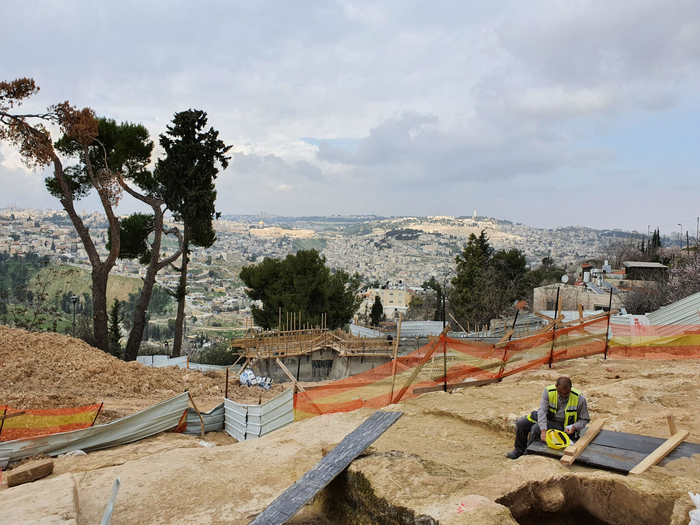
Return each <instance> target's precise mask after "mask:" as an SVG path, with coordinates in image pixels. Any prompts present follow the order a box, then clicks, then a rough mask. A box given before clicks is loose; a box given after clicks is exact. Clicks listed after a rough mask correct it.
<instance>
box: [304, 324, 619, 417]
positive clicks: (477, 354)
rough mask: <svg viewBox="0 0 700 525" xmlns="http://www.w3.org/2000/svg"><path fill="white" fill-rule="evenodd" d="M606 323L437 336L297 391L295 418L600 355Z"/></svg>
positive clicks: (392, 400) (373, 404) (381, 403)
mask: <svg viewBox="0 0 700 525" xmlns="http://www.w3.org/2000/svg"><path fill="white" fill-rule="evenodd" d="M607 326H608V320H607V317H602V318H599V319H595V320H592V321H587V322H584V323H581V324H575V325H573V326H568V327H565V328H562V329H557V330H553V331H548V332H544V333H542V334H535V335H531V336H528V337H525V338H522V339H519V340H517V341H510V342H506V343H502V344H495V345H494V344H490V343H482V342H477V341H464V340H459V339H452V338H449V337H445V336H440V338H439V340H435V341H432V342H430V343H428V344H427V345H425V346H423V347H421V348H419V349H418V350H416V351H414V352H412V353H410V354H407V355H405V356H402V357H399V358H397V359H396V360H392V361H390V362H388V363H386V364H383V365H381V366H378V367H376V368H374V369H372V370H368V371H366V372H362V373H360V374H357V375H354V376H352V377H349V378H347V379H343V380H341V381H336V382H334V383H332V384H328V385H323V386H320V387H317V388H314V389H313V390H308V391H306V392H299V393H297V394H296V395H295V396H294V408H295V414H296V419H297V420H299V419H304V418H306V417H311V416H314V415H319V414H328V413H332V412H348V411H350V410H356V409H358V408H362V407H369V408H381V407H384V406H387V405H389V404H391V403H397V402H399V401H403V400H406V399H410V398H412V397H416V396H418V395H420V394H419V393H414V389H418V388H422V387H435V386H437V385H444V384H452V383H459V382H462V381H466V380H476V381H478V380H484V379H493V380H497V379H499V378H502V377H507V376H510V375H513V374H517V373H518V372H521V371H523V370H527V369H530V368H534V367H537V366H540V365H543V364H547V363H549V362H552V363H556V362H559V361H565V360H568V359H576V358H579V357H584V356H588V355H594V354H602V353H604V352H605V348H606V344H605V343H606V333H607Z"/></svg>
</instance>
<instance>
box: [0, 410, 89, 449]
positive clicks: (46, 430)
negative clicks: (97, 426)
mask: <svg viewBox="0 0 700 525" xmlns="http://www.w3.org/2000/svg"><path fill="white" fill-rule="evenodd" d="M101 408H102V405H101V404H99V403H97V404H95V405H88V406H83V407H73V408H52V409H47V410H16V409H14V408H5V409H4V410H3V408H2V407H0V415H8V416H11V415H13V414H18V413H20V412H22V413H23V414H22V415H20V416H15V417H11V418H8V419H5V421H0V441H15V440H17V439H29V438H32V437H37V436H44V435H46V434H56V433H59V432H70V431H72V430H79V429H81V428H88V427H90V426H92V425H93V423H94V422H95V420H96V419H97V416H98V415H99V413H100V409H101Z"/></svg>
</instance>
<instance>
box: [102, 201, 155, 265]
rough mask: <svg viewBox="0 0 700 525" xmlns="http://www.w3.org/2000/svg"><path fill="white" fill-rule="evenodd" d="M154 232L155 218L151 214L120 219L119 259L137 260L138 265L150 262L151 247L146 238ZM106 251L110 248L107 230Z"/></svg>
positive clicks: (140, 214) (137, 214)
mask: <svg viewBox="0 0 700 525" xmlns="http://www.w3.org/2000/svg"><path fill="white" fill-rule="evenodd" d="M154 231H155V218H154V216H153V215H151V214H145V213H134V214H132V215H129V216H128V217H126V218H124V219H122V221H121V224H120V226H119V239H120V243H119V258H120V259H138V261H139V263H140V264H144V265H146V264H148V263H149V262H151V246H150V244H148V236H149V235H151V234H152V233H153V232H154ZM105 247H106V248H107V250H111V248H112V230H111V229H107V244H106V246H105Z"/></svg>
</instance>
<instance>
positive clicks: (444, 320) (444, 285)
mask: <svg viewBox="0 0 700 525" xmlns="http://www.w3.org/2000/svg"><path fill="white" fill-rule="evenodd" d="M446 297H447V277H444V278H443V279H442V329H443V330H444V329H445V324H446V323H447V306H446V302H445V298H446Z"/></svg>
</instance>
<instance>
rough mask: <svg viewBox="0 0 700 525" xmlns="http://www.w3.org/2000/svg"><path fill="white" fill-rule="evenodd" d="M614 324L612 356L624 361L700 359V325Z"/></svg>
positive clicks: (611, 341) (610, 353) (612, 329)
mask: <svg viewBox="0 0 700 525" xmlns="http://www.w3.org/2000/svg"><path fill="white" fill-rule="evenodd" d="M632 320H633V321H635V322H634V323H632V324H630V323H629V322H627V319H625V320H624V324H623V321H622V320H620V321H619V322H614V323H611V325H610V330H611V332H612V338H611V340H610V349H609V351H608V355H609V356H612V357H615V358H621V359H698V358H700V325H698V324H675V323H671V324H662V325H661V324H660V325H649V324H639V323H638V322H636V320H635V319H634V317H633V318H632Z"/></svg>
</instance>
